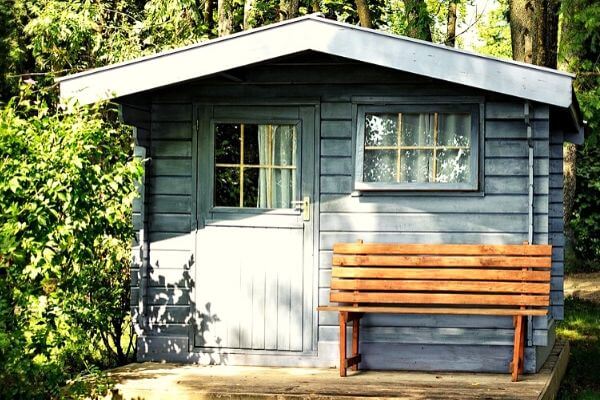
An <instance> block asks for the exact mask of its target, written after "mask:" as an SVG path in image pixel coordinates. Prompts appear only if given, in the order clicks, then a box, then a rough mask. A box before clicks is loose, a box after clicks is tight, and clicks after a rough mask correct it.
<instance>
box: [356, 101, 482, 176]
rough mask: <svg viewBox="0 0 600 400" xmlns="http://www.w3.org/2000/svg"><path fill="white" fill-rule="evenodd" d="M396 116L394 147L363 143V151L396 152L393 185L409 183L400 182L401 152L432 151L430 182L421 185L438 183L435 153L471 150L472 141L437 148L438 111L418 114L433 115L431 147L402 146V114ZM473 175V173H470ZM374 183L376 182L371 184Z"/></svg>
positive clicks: (370, 113)
mask: <svg viewBox="0 0 600 400" xmlns="http://www.w3.org/2000/svg"><path fill="white" fill-rule="evenodd" d="M384 114H389V113H377V112H366V113H365V114H364V118H365V120H366V118H367V115H384ZM397 114H398V123H397V124H396V126H397V139H396V143H398V144H397V145H396V146H389V145H388V146H366V145H364V143H363V147H364V150H365V151H368V150H396V182H395V183H410V182H406V181H401V180H400V175H401V165H402V150H433V155H432V172H433V173H432V175H433V176H432V180H431V181H429V182H423V183H439V182H438V181H437V151H438V150H469V151H470V150H471V149H472V145H473V143H472V141H471V140H470V141H469V144H470V145H469V146H443V145H442V146H439V145H438V144H437V143H438V130H439V126H438V124H439V114H440V113H439V112H438V111H434V112H420V114H427V115H431V114H433V145H432V146H403V145H401V143H402V141H401V139H402V116H403V113H401V112H399V113H397ZM411 114H412V113H411ZM443 114H452V113H451V112H443ZM454 114H464V115H468V116H469V117H471V116H470V115H469V114H467V113H454ZM472 129H473V127H472V126H471V130H472ZM365 131H366V126H365ZM468 134H469V137H470V136H471V132H468ZM366 141H367V136H366V135H365V136H364V142H365V143H366ZM472 156H473V155H472V154H471V155H470V157H472ZM471 173H473V172H471ZM363 179H364V159H363ZM373 183H376V182H373Z"/></svg>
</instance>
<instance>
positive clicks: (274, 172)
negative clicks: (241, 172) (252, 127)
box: [258, 125, 296, 208]
mask: <svg viewBox="0 0 600 400" xmlns="http://www.w3.org/2000/svg"><path fill="white" fill-rule="evenodd" d="M258 148H259V153H258V155H259V163H260V165H264V166H269V167H263V168H260V170H259V175H258V207H259V208H291V207H292V201H293V200H295V199H296V170H295V169H291V168H281V167H282V166H293V165H294V164H295V160H294V159H295V157H296V127H295V126H292V125H259V126H258ZM278 167H279V168H278Z"/></svg>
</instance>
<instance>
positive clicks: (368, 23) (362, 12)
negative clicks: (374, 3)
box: [356, 0, 373, 28]
mask: <svg viewBox="0 0 600 400" xmlns="http://www.w3.org/2000/svg"><path fill="white" fill-rule="evenodd" d="M356 12H357V13H358V20H359V21H360V26H362V27H365V28H373V21H372V20H371V13H370V12H369V5H368V4H367V0H356Z"/></svg>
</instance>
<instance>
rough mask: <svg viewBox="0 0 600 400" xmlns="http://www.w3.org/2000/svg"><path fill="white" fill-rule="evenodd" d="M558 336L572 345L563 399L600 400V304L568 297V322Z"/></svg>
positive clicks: (562, 323) (560, 327) (561, 394)
mask: <svg viewBox="0 0 600 400" xmlns="http://www.w3.org/2000/svg"><path fill="white" fill-rule="evenodd" d="M556 333H557V335H558V337H559V338H561V339H565V340H568V341H569V343H570V345H571V358H570V360H569V366H568V369H567V373H566V375H565V378H564V380H563V382H562V385H561V390H560V392H559V398H560V399H564V400H571V399H572V400H575V399H577V400H584V399H597V398H598V397H600V381H599V380H598V371H599V370H600V304H598V303H597V302H593V301H590V300H582V299H577V298H573V297H567V298H566V299H565V320H564V321H561V322H560V323H559V324H558V327H557V329H556Z"/></svg>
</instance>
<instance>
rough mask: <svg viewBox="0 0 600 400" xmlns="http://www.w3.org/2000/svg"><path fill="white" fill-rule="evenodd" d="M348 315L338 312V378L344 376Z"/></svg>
mask: <svg viewBox="0 0 600 400" xmlns="http://www.w3.org/2000/svg"><path fill="white" fill-rule="evenodd" d="M347 320H348V313H347V312H344V311H340V376H341V377H344V376H346V321H347Z"/></svg>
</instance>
